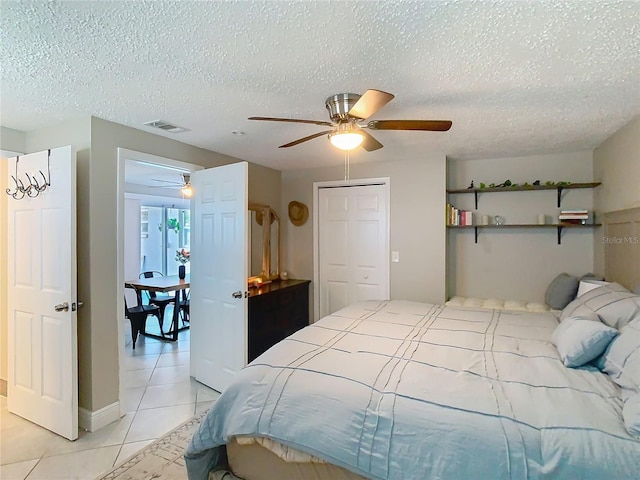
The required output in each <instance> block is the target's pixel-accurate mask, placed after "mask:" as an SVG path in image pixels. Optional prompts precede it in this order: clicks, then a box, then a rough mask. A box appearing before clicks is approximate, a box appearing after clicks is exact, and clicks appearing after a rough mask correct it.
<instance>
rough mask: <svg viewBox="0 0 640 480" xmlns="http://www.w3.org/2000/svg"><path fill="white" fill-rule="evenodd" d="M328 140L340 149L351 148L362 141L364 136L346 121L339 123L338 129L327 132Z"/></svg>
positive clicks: (357, 145)
mask: <svg viewBox="0 0 640 480" xmlns="http://www.w3.org/2000/svg"><path fill="white" fill-rule="evenodd" d="M329 141H330V142H331V144H332V145H333V146H334V147H337V148H339V149H340V150H353V149H354V148H357V147H359V146H360V145H361V144H362V142H363V141H364V136H363V135H362V134H361V133H360V132H358V131H357V130H356V129H355V128H353V126H352V125H351V124H350V123H348V122H345V123H341V124H339V125H338V129H337V130H336V131H335V132H333V133H330V134H329Z"/></svg>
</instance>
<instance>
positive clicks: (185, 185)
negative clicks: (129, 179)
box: [149, 173, 193, 197]
mask: <svg viewBox="0 0 640 480" xmlns="http://www.w3.org/2000/svg"><path fill="white" fill-rule="evenodd" d="M180 175H181V176H182V182H174V181H172V180H161V179H159V178H152V179H151V180H153V181H154V182H161V183H167V184H168V185H153V186H150V187H149V188H179V189H181V190H182V193H183V194H184V196H185V197H190V196H191V194H192V193H193V191H192V190H191V174H190V173H181V174H180Z"/></svg>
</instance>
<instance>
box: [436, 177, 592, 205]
mask: <svg viewBox="0 0 640 480" xmlns="http://www.w3.org/2000/svg"><path fill="white" fill-rule="evenodd" d="M600 184H601V182H591V183H569V184H567V185H528V186H526V187H525V186H523V185H519V186H517V187H491V188H489V187H487V188H459V189H451V190H449V189H448V190H447V193H449V194H459V193H473V194H474V196H475V200H476V210H477V209H478V193H495V192H529V191H534V190H556V191H557V192H558V208H560V205H561V203H562V191H563V190H571V189H577V188H595V187H597V186H598V185H600Z"/></svg>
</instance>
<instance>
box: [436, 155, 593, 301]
mask: <svg viewBox="0 0 640 480" xmlns="http://www.w3.org/2000/svg"><path fill="white" fill-rule="evenodd" d="M592 165H593V162H592V154H591V152H574V153H563V154H553V155H535V156H528V157H515V158H497V159H486V160H464V161H463V160H449V161H448V165H447V166H448V185H449V188H452V189H455V188H465V187H467V186H468V185H469V184H470V182H471V181H472V180H474V181H475V184H476V185H479V184H480V182H484V183H485V184H487V185H488V184H490V183H496V184H499V183H502V182H504V181H505V180H507V179H509V180H511V181H512V182H513V183H519V184H521V183H524V182H529V183H533V182H534V181H535V180H541V181H542V183H544V182H545V181H547V180H552V181H556V182H557V181H570V182H573V183H577V182H591V181H593V178H592V176H593V171H592ZM598 188H599V187H598ZM449 201H450V203H452V204H453V205H454V206H456V207H458V208H462V209H465V210H475V209H474V198H473V195H472V194H462V195H450V196H449ZM562 208H563V209H565V208H586V209H589V210H591V209H592V208H593V190H592V189H584V190H578V189H576V190H565V192H564V193H563V200H562ZM559 211H560V209H559V208H558V207H557V193H556V191H555V190H543V191H534V192H507V193H502V192H499V193H481V194H480V196H479V201H478V210H477V211H474V222H477V221H478V220H479V218H480V217H481V216H482V215H489V216H491V217H493V216H494V215H501V216H503V217H505V219H506V223H511V224H523V223H524V224H529V223H536V222H537V216H538V214H539V213H544V214H546V215H547V222H548V223H552V221H553V222H556V221H557V215H558V213H559ZM596 232H597V229H584V230H582V229H580V230H578V229H574V230H568V229H565V231H564V232H563V236H562V245H558V244H557V230H555V229H544V230H543V229H540V230H538V229H526V230H525V229H513V230H503V231H499V230H494V229H488V230H481V231H480V233H479V237H478V243H477V244H475V243H474V232H473V229H469V230H453V229H449V230H448V244H447V245H448V251H447V253H448V287H449V296H450V297H451V296H453V295H461V296H467V297H482V298H500V299H511V298H513V299H522V300H529V301H540V302H541V301H543V300H544V293H545V290H546V288H547V286H548V285H549V283H550V282H551V280H552V279H553V278H554V277H555V276H556V275H558V274H559V273H562V272H567V273H570V274H574V275H584V274H585V273H587V272H591V271H592V270H593V238H594V235H595V234H596Z"/></svg>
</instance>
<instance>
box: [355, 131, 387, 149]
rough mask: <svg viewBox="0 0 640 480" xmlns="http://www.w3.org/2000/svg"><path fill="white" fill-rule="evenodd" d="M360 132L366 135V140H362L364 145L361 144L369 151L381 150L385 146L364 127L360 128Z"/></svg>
mask: <svg viewBox="0 0 640 480" xmlns="http://www.w3.org/2000/svg"><path fill="white" fill-rule="evenodd" d="M359 133H360V134H362V136H363V137H364V140H363V141H362V145H360V146H361V147H362V148H364V149H365V150H366V151H367V152H373V151H374V150H379V149H381V148H382V147H383V146H384V145H382V144H381V143H380V142H379V141H378V140H376V139H375V138H373V135H370V134H369V133H367V132H366V131H364V129H360V131H359Z"/></svg>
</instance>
